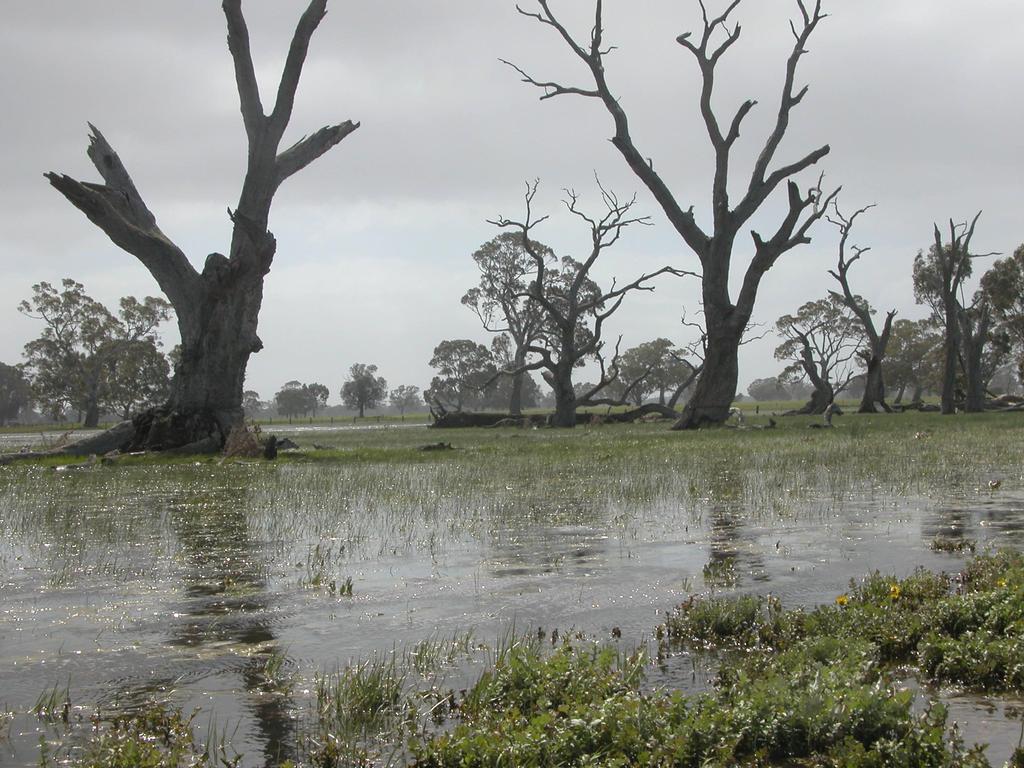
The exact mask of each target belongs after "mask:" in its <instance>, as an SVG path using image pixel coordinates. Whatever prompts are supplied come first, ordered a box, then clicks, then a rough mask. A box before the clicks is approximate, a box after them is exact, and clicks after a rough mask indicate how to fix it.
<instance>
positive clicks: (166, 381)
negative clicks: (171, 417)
mask: <svg viewBox="0 0 1024 768" xmlns="http://www.w3.org/2000/svg"><path fill="white" fill-rule="evenodd" d="M170 391H171V366H170V363H168V361H167V356H166V355H164V354H162V353H161V352H160V350H159V349H157V347H156V345H155V344H152V343H150V342H149V341H147V340H139V341H126V342H124V343H123V344H121V345H120V350H119V352H118V354H117V355H116V356H115V357H114V360H113V362H112V363H111V368H110V378H109V384H108V387H107V393H106V397H105V398H104V400H105V402H106V404H107V406H108V407H109V408H111V409H112V410H114V411H115V412H117V413H119V414H120V416H121V418H122V419H124V420H128V419H130V418H131V416H132V414H133V413H138V412H140V411H142V410H145V409H146V408H151V407H153V406H155V405H157V404H159V403H162V402H164V401H166V399H167V397H168V395H169V394H170Z"/></svg>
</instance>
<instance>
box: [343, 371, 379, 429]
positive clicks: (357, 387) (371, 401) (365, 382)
mask: <svg viewBox="0 0 1024 768" xmlns="http://www.w3.org/2000/svg"><path fill="white" fill-rule="evenodd" d="M387 396H388V383H387V381H385V379H384V377H383V376H377V366H376V365H366V364H365V363H355V364H353V365H352V367H351V368H349V369H348V380H347V381H346V382H345V383H344V384H342V385H341V401H342V402H343V403H344V404H345V407H346V408H351V409H352V410H358V411H359V418H363V416H364V415H365V413H366V409H367V408H369V409H370V410H371V411H372V410H373V409H375V408H377V406H379V405H380V404H381V403H383V402H384V398H386V397H387Z"/></svg>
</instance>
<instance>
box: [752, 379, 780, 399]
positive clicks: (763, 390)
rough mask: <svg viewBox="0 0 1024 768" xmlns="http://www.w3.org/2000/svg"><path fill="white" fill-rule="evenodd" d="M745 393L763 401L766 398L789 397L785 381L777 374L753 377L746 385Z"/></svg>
mask: <svg viewBox="0 0 1024 768" xmlns="http://www.w3.org/2000/svg"><path fill="white" fill-rule="evenodd" d="M747 394H748V395H750V396H751V397H752V398H753V399H754V400H759V401H761V402H765V401H768V400H788V399H789V397H790V393H789V390H788V389H787V388H786V383H785V382H784V381H783V380H782V379H781V377H779V376H770V377H768V378H765V379H754V380H753V381H752V382H750V386H748V387H747Z"/></svg>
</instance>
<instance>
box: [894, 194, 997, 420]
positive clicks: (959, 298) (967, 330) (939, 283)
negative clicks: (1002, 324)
mask: <svg viewBox="0 0 1024 768" xmlns="http://www.w3.org/2000/svg"><path fill="white" fill-rule="evenodd" d="M980 217H981V212H980V211H979V212H978V213H977V215H975V217H974V218H973V219H972V220H971V221H970V222H963V223H959V224H958V223H956V222H954V221H953V220H952V219H950V221H949V239H948V242H943V236H942V231H941V230H940V229H939V225H938V224H936V225H935V226H934V238H935V242H934V243H932V245H931V247H930V248H929V249H928V252H927V253H925V252H924V251H921V252H919V253H918V254H917V256H916V257H915V258H914V298H915V299H917V302H918V304H927V305H928V306H930V307H931V309H932V313H933V314H934V315H935V317H936V318H937V319H938V321H939V323H940V324H941V327H942V329H943V360H942V379H941V392H942V399H941V410H942V412H943V413H944V414H950V413H955V412H956V408H957V403H958V401H959V400H960V399H961V398H960V397H958V390H960V387H958V386H957V371H958V370H960V371H962V372H963V374H964V376H965V378H966V383H965V387H966V392H964V393H963V395H964V397H963V399H964V400H965V402H964V406H965V409H966V410H968V411H980V410H981V409H982V407H983V405H984V402H983V400H984V384H983V382H982V381H981V377H982V367H981V359H982V356H983V354H984V345H985V344H986V343H987V342H988V339H989V328H990V325H991V320H992V316H991V310H990V308H989V303H988V299H987V297H986V296H985V294H984V292H983V291H982V292H978V293H976V294H975V297H974V299H975V300H974V301H973V302H972V304H970V305H967V304H966V302H965V300H964V299H963V292H964V284H965V282H966V280H967V279H968V278H969V277H970V276H971V273H972V272H973V262H974V259H979V258H984V257H985V256H992V255H994V254H976V253H971V240H972V239H973V238H974V230H975V227H976V225H977V223H978V219H979V218H980ZM965 340H966V342H967V347H966V348H965V346H964V342H965Z"/></svg>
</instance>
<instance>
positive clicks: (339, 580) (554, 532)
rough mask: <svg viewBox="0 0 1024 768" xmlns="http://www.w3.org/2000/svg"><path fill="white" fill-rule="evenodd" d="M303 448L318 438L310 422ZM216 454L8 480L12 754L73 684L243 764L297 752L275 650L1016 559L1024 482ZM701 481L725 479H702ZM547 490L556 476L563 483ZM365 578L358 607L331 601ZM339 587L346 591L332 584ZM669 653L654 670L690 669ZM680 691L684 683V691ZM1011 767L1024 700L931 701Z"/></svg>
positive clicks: (27, 755)
mask: <svg viewBox="0 0 1024 768" xmlns="http://www.w3.org/2000/svg"><path fill="white" fill-rule="evenodd" d="M303 437H309V434H308V432H306V433H304V434H303ZM479 471H480V466H479V465H477V464H474V463H473V462H459V461H444V462H422V463H410V464H403V465H375V464H369V463H366V464H336V463H325V464H302V465H299V464H276V465H272V464H262V463H255V462H254V463H237V464H231V463H229V464H225V465H223V466H218V465H216V464H209V463H197V464H195V465H184V466H173V467H166V466H164V467H152V466H150V467H142V466H136V467H131V466H114V467H103V466H96V467H92V468H89V469H73V470H67V471H55V470H53V469H47V468H40V467H12V468H7V469H6V470H4V471H3V472H2V473H0V534H2V536H0V682H2V684H0V713H2V712H4V711H5V709H6V710H10V711H12V712H15V713H22V714H17V715H16V716H15V717H14V718H13V720H12V721H11V722H10V724H9V726H8V730H7V733H6V734H4V733H3V731H2V730H0V766H29V765H35V764H37V762H38V756H39V739H40V736H43V737H46V738H55V737H56V735H58V734H59V732H60V726H59V724H56V725H55V724H50V723H47V722H45V721H42V720H40V719H39V718H36V717H33V716H30V715H26V714H24V713H25V712H27V711H28V710H29V709H31V708H32V706H33V705H34V704H35V703H36V701H37V699H38V697H39V695H40V694H41V693H43V692H46V691H48V690H52V689H54V688H55V687H57V688H59V689H63V688H64V687H65V686H67V687H68V688H69V692H70V701H71V705H72V706H71V712H70V717H72V718H78V717H81V718H84V719H88V717H89V716H90V715H91V714H92V713H93V712H95V711H96V709H97V708H102V709H104V710H108V711H109V710H110V709H116V708H127V707H131V706H133V705H138V704H141V703H143V702H146V701H151V700H154V699H156V700H160V701H168V702H171V703H173V704H175V705H179V706H183V707H185V708H186V710H190V709H191V708H193V707H196V706H198V707H201V708H202V711H203V713H204V714H203V715H202V716H201V718H200V719H201V720H202V721H203V722H206V721H207V720H208V719H209V717H210V713H211V712H213V713H214V715H213V716H214V717H215V718H216V722H215V726H216V728H217V730H218V732H220V733H222V734H224V733H227V734H228V735H229V736H230V740H231V743H232V745H233V746H234V748H235V749H236V750H238V751H239V752H241V753H243V755H244V757H243V760H242V765H252V766H261V765H264V764H270V765H272V764H275V762H276V761H277V760H278V759H279V757H281V756H287V755H288V743H289V737H290V736H292V735H293V734H294V730H295V728H296V727H297V726H296V714H295V713H296V712H297V711H298V710H300V709H301V708H302V707H303V706H304V705H305V704H306V703H307V702H308V696H309V694H308V687H309V686H308V685H305V686H304V685H302V684H300V685H297V686H295V688H294V689H293V691H292V692H291V693H290V694H288V695H283V696H279V695H273V696H272V695H268V694H267V691H266V690H265V687H264V686H263V685H262V683H263V680H264V677H263V675H262V671H263V669H264V667H265V666H266V664H267V661H268V659H269V658H271V657H272V655H274V654H283V655H284V656H285V657H286V658H287V665H288V667H289V668H290V669H292V670H293V671H294V672H295V673H296V674H297V675H298V676H299V677H300V679H304V680H307V681H308V680H309V679H311V678H312V676H313V675H314V674H315V673H316V672H317V671H320V670H331V669H335V668H337V667H338V666H339V665H344V664H345V663H347V662H348V661H350V660H353V659H367V658H370V657H372V656H373V655H374V654H375V653H379V652H388V651H391V650H392V649H395V648H403V647H411V646H412V645H413V644H415V643H417V642H419V641H421V640H424V639H425V638H429V637H437V636H450V635H452V634H453V633H456V632H459V631H465V630H467V629H472V630H473V631H474V633H475V636H476V637H478V638H481V639H483V640H485V641H486V640H487V639H489V638H490V639H493V638H495V637H498V636H501V635H502V634H503V633H505V632H508V631H509V628H510V627H514V628H515V629H516V630H518V631H525V630H530V631H534V630H535V628H538V627H542V628H544V630H545V631H546V632H550V631H551V630H552V629H555V628H558V629H560V630H561V631H562V632H563V633H564V632H565V631H566V630H568V629H570V628H571V629H575V630H580V631H582V632H584V633H586V634H587V635H589V636H592V637H596V638H599V639H607V640H608V641H609V642H613V639H612V637H613V630H615V632H614V634H615V635H618V634H619V633H621V635H622V637H621V640H614V642H620V643H622V644H623V645H624V646H626V647H629V646H630V645H635V644H637V643H641V642H644V640H645V638H649V637H650V634H651V632H652V631H653V628H654V627H655V626H656V625H657V624H658V623H659V621H661V620H662V618H663V616H664V613H665V612H666V611H668V610H670V609H671V608H672V607H673V606H674V605H676V604H678V603H679V602H680V601H682V600H683V599H684V598H685V597H686V596H687V595H689V594H691V593H693V592H704V591H708V590H719V591H730V590H739V591H753V592H757V593H761V594H763V593H766V592H771V593H772V594H774V595H777V596H779V597H780V598H781V600H782V602H783V605H785V606H787V607H795V606H800V605H814V604H818V603H821V602H830V601H831V600H832V599H833V598H834V596H835V595H836V594H837V593H839V592H842V591H844V589H845V588H846V586H847V584H848V582H849V580H850V579H851V578H857V577H860V576H862V575H864V574H866V573H867V572H869V571H872V570H875V569H880V570H882V571H885V572H895V573H896V575H897V576H904V575H906V574H908V573H909V572H910V571H912V570H913V569H914V568H915V567H918V566H923V567H926V568H930V569H936V570H953V569H956V568H958V567H959V566H960V565H961V564H962V563H963V557H962V556H961V555H957V554H951V553H946V552H937V551H933V550H932V549H931V547H930V544H931V542H932V541H933V540H934V539H935V538H936V537H937V536H939V537H942V538H945V539H952V540H957V539H961V540H965V541H966V540H969V541H973V542H976V543H977V544H978V546H979V547H984V546H986V545H989V544H992V545H996V546H1002V545H1008V546H1014V547H1018V548H1020V547H1022V546H1024V514H1022V511H1024V482H1022V479H1021V477H1020V470H1019V468H1010V467H1003V468H1000V467H994V468H992V467H990V468H987V470H986V471H987V472H988V473H989V474H990V475H991V476H993V477H995V476H999V477H1000V478H1005V479H1004V481H1003V483H1002V487H1000V488H999V489H998V490H992V489H990V488H989V486H988V478H987V477H979V478H978V479H977V482H976V483H973V484H964V483H962V482H959V481H958V482H956V483H954V484H952V485H951V486H950V487H945V488H944V487H937V486H935V485H933V484H926V485H923V486H921V487H915V486H911V487H909V488H908V487H901V488H899V489H895V488H891V487H888V486H886V485H885V484H884V483H881V484H873V483H872V482H871V481H870V480H866V481H865V480H858V481H856V482H854V481H852V480H846V481H844V480H842V479H839V480H837V479H836V478H826V477H824V476H822V477H821V479H820V482H818V483H817V484H816V485H815V484H810V485H808V484H806V483H803V484H801V486H800V488H777V489H773V488H771V487H767V486H766V485H765V480H764V478H763V477H761V476H760V475H758V474H757V469H756V468H755V467H750V468H749V472H748V473H744V472H742V471H736V470H735V468H733V469H731V470H730V471H729V472H727V473H725V476H724V477H722V478H719V479H720V480H721V482H719V483H718V484H716V485H713V486H712V485H706V484H704V483H703V480H706V478H704V479H703V480H701V481H700V482H698V481H697V480H695V479H694V478H685V477H673V476H672V474H671V472H666V471H665V470H660V473H661V475H662V476H663V479H662V480H661V481H659V482H658V483H654V484H651V485H649V486H643V487H640V488H639V489H638V488H637V487H636V486H635V485H631V482H630V481H629V480H628V479H627V478H625V477H618V476H611V477H608V476H602V475H601V474H600V473H594V474H592V475H591V476H589V477H585V478H583V479H582V480H581V479H580V478H579V477H578V476H575V475H574V476H573V477H572V479H571V480H570V478H569V477H568V475H567V476H566V477H565V480H566V482H565V484H564V485H561V486H559V487H558V488H557V493H556V492H555V490H556V489H555V488H554V485H553V482H552V481H551V478H549V482H546V483H540V484H538V483H537V482H536V481H535V478H532V477H531V476H530V475H529V473H528V472H523V471H516V468H515V467H511V468H510V469H509V471H508V474H507V476H505V477H495V476H494V474H493V473H491V474H490V475H489V476H487V477H481V476H478V475H477V474H475V473H478V472H479ZM709 471H711V470H709ZM552 477H555V476H552ZM347 579H351V583H352V596H342V595H340V594H339V590H338V589H337V587H338V585H342V584H344V583H345V582H346V580H347ZM332 583H333V587H334V588H332ZM686 664H687V666H686V668H685V670H684V669H682V668H681V667H679V666H678V665H677V666H676V667H673V666H672V664H671V663H670V664H669V665H668V666H667V667H666V668H665V669H663V670H661V671H660V672H659V671H655V672H653V677H652V682H653V683H654V684H659V683H669V684H671V683H673V682H680V681H682V680H683V679H684V678H685V679H689V678H690V677H691V675H692V672H691V667H690V666H689V664H690V662H689V661H687V662H686ZM680 684H685V683H680ZM932 695H941V696H942V698H943V699H944V700H945V701H947V702H948V703H950V705H951V719H955V720H957V721H959V723H960V728H961V732H962V733H963V735H964V736H965V737H966V739H967V741H968V742H974V741H986V742H989V743H991V744H992V748H991V750H990V752H989V756H990V759H991V760H992V762H993V764H996V765H1001V764H1002V762H1003V761H1005V760H1006V758H1007V757H1008V755H1009V754H1010V752H1011V751H1012V749H1013V747H1014V746H1016V744H1017V740H1018V737H1019V735H1020V732H1021V724H1020V702H1016V701H1013V700H1009V699H998V700H988V699H981V698H977V697H971V696H966V695H958V694H956V693H955V692H932Z"/></svg>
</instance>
